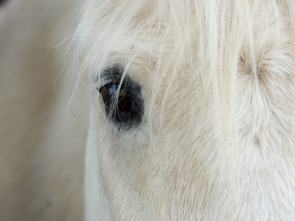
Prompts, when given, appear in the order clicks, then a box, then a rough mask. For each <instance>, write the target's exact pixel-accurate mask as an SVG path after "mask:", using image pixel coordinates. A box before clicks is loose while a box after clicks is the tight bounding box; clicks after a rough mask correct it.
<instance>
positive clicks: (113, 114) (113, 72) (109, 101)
mask: <svg viewBox="0 0 295 221" xmlns="http://www.w3.org/2000/svg"><path fill="white" fill-rule="evenodd" d="M123 72H124V69H123V68H121V67H119V66H115V67H112V68H109V69H107V70H105V71H104V73H103V75H102V76H103V77H104V78H106V82H108V83H107V84H105V85H103V86H102V87H100V88H99V92H100V94H101V96H102V100H103V102H104V105H105V111H106V115H107V118H108V119H109V120H111V121H112V122H113V123H114V124H115V125H116V126H117V127H119V128H120V129H121V128H123V129H130V128H132V127H136V126H138V125H139V124H140V123H141V121H142V116H143V99H142V96H141V87H140V86H139V84H137V83H136V82H134V81H133V80H132V79H131V78H129V77H128V76H125V77H124V79H123V81H121V78H122V74H123Z"/></svg>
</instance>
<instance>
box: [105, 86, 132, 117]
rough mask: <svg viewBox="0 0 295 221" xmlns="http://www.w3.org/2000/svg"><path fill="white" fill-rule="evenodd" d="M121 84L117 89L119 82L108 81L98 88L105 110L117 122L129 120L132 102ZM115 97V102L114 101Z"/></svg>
mask: <svg viewBox="0 0 295 221" xmlns="http://www.w3.org/2000/svg"><path fill="white" fill-rule="evenodd" d="M123 86H124V85H123V84H122V86H121V88H120V91H118V87H119V83H113V82H112V83H109V84H106V85H105V86H103V87H102V88H101V89H100V93H101V94H102V97H103V101H104V103H105V107H106V111H107V112H108V114H111V117H112V118H114V119H115V120H116V121H119V122H127V121H129V120H130V113H131V108H132V102H131V99H130V97H129V95H128V92H127V91H126V89H124V88H123ZM116 99H118V100H117V102H116Z"/></svg>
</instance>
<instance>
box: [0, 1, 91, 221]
mask: <svg viewBox="0 0 295 221" xmlns="http://www.w3.org/2000/svg"><path fill="white" fill-rule="evenodd" d="M81 4H82V0H42V1H40V0H7V1H3V0H2V1H1V0H0V221H20V220H22V221H35V220H36V221H37V220H38V221H39V220H40V221H43V220H46V221H47V220H48V221H49V220H54V221H57V220H60V221H66V220H71V221H75V220H77V221H78V220H83V204H84V202H83V166H84V162H83V158H84V156H83V155H84V147H85V137H86V133H87V114H85V113H86V112H87V111H85V110H87V98H85V97H83V95H82V93H81V95H77V96H75V99H71V96H72V92H73V90H72V88H73V87H72V85H73V84H74V82H73V81H74V80H73V79H74V78H73V77H72V76H73V75H74V74H75V73H74V70H71V69H69V68H67V66H68V65H67V62H68V61H67V60H68V59H67V55H68V54H69V53H71V52H70V50H71V49H69V48H70V46H69V45H70V42H71V37H72V34H73V32H74V31H75V28H76V27H77V25H78V22H79V17H80V11H81V7H82V5H81ZM81 101H85V103H84V104H83V103H81ZM78 103H79V104H78Z"/></svg>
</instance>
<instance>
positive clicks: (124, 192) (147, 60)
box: [0, 0, 295, 221]
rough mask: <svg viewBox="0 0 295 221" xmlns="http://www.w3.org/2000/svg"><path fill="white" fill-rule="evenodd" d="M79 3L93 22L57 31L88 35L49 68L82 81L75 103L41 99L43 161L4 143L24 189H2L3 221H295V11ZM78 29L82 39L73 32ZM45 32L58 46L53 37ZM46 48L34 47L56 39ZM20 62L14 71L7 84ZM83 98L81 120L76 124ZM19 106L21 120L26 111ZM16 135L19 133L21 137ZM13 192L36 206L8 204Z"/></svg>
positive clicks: (285, 1) (285, 2)
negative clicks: (45, 45)
mask: <svg viewBox="0 0 295 221" xmlns="http://www.w3.org/2000/svg"><path fill="white" fill-rule="evenodd" d="M32 1H33V0H32ZM39 4H40V3H39ZM43 4H44V3H42V4H40V5H43ZM47 4H49V5H51V6H52V5H54V6H56V5H58V4H60V3H58V2H57V1H51V2H48V3H47ZM75 5H76V6H77V8H78V11H80V16H78V17H75V16H74V14H75V13H77V11H75V10H74V9H73V10H70V11H69V12H68V13H69V17H68V18H65V19H62V20H64V22H63V23H62V24H60V22H59V19H58V20H53V21H52V20H50V19H48V20H47V21H49V22H50V23H53V24H54V25H52V26H51V27H52V29H51V30H58V33H60V32H64V34H65V35H66V34H67V35H68V32H67V31H69V32H74V34H72V35H70V37H69V38H66V39H65V40H64V42H65V43H64V42H61V43H60V45H70V46H69V47H66V50H65V51H66V52H65V53H64V54H60V55H58V59H53V61H51V60H49V61H48V60H46V62H45V64H44V65H42V66H41V67H42V68H45V69H44V70H46V73H47V74H44V76H47V78H48V76H54V77H53V78H54V79H55V76H56V74H55V75H54V74H52V73H54V72H55V73H58V76H59V75H60V74H59V73H64V72H65V68H64V67H63V64H65V63H66V65H67V66H68V68H67V70H70V73H71V74H70V76H71V77H73V78H74V79H71V80H70V84H68V82H69V80H67V79H65V80H64V81H66V83H65V84H62V86H61V88H65V87H67V86H69V87H71V84H72V88H73V90H72V93H73V94H74V95H73V96H72V97H71V98H72V99H69V97H68V96H67V94H66V92H64V94H65V95H63V96H59V97H60V98H59V99H58V101H57V102H56V103H49V101H47V100H46V102H45V104H46V105H47V106H44V105H43V104H44V99H43V98H44V96H41V97H42V99H40V100H41V101H42V102H41V101H40V100H38V97H37V98H36V99H35V101H36V110H39V109H38V108H41V107H42V108H43V109H46V111H45V110H43V109H42V110H39V112H40V113H42V114H43V115H42V114H41V116H43V117H41V118H38V119H35V118H34V119H35V121H32V120H31V119H30V118H29V117H31V115H30V114H27V115H25V116H23V119H25V120H27V119H29V120H28V122H26V124H27V125H33V126H31V129H34V130H35V132H38V131H40V128H43V131H42V132H40V135H39V136H37V138H38V139H36V133H35V132H34V133H33V134H31V135H29V136H26V138H27V137H28V140H26V142H25V143H26V144H27V145H31V143H30V142H32V140H33V141H36V140H37V141H36V142H35V143H34V144H33V148H30V151H29V152H28V150H23V149H20V148H19V147H20V144H21V143H17V142H16V143H12V142H7V139H6V140H5V139H4V137H6V138H7V137H9V132H6V136H4V135H3V137H1V142H2V140H3V142H2V143H4V144H5V147H6V148H2V149H3V151H2V149H1V152H3V153H4V154H1V155H2V156H1V160H2V157H3V160H2V161H3V162H5V163H2V162H1V161H0V162H1V163H2V164H3V165H4V166H5V165H10V164H11V166H10V167H9V170H8V169H5V170H3V169H1V170H0V172H1V174H2V173H3V174H4V175H3V176H4V177H7V179H8V180H10V183H7V184H6V188H3V190H5V191H2V189H1V190H0V191H1V192H0V197H1V198H0V199H1V200H0V202H1V203H0V212H2V211H1V210H3V211H4V210H5V211H4V213H3V214H4V216H5V217H6V218H4V219H3V220H19V219H22V218H21V217H26V218H25V219H26V220H82V216H83V211H84V214H85V220H86V221H97V220H239V221H240V220H241V221H244V220H295V149H294V147H295V146H294V129H295V121H294V120H295V119H294V117H295V113H294V110H295V99H294V95H295V90H294V83H295V82H294V79H295V60H294V57H295V50H294V49H295V26H294V21H295V20H294V19H295V2H294V1H291V0H290V1H289V0H258V1H252V0H248V1H245V0H235V1H219V0H183V1H177V0H169V1H168V0H128V1H118V0H87V1H85V2H83V4H82V5H80V4H79V2H77V4H75ZM6 7H7V8H8V7H9V6H8V4H7V6H6ZM65 8H66V4H65V5H64V7H63V8H61V11H60V12H59V13H58V15H61V14H66V13H65V11H64V10H65ZM73 8H75V7H73ZM7 10H8V9H7ZM36 16H37V15H36ZM38 16H40V15H38ZM51 17H52V14H51V13H49V14H48V18H51ZM54 17H58V16H56V15H55V16H54ZM58 18H59V17H58ZM70 21H74V22H72V23H75V21H76V23H77V24H78V25H77V28H75V27H74V25H68V26H69V27H71V28H70V29H67V31H65V29H64V27H66V25H67V24H69V23H70ZM30 24H31V23H30ZM55 24H57V25H55ZM35 28H36V30H37V31H36V32H35V33H41V34H44V35H45V36H46V32H45V31H44V32H41V30H43V29H42V28H43V25H41V27H37V26H36V27H35ZM71 30H72V31H71ZM73 30H74V31H73ZM49 32H50V33H51V31H50V30H49ZM34 36H35V37H36V36H37V37H36V38H35V39H34V41H33V42H36V39H38V40H40V38H41V39H44V36H42V37H40V36H39V35H36V34H35V35H34ZM50 36H51V35H50ZM52 38H58V37H55V36H53V37H52V36H51V37H50V40H48V41H51V40H52ZM31 40H32V39H30V41H31ZM48 41H46V42H47V43H48ZM20 42H22V40H20ZM60 45H57V46H55V47H54V48H60V47H61V46H60ZM27 47H28V48H31V47H29V46H27ZM7 50H8V49H6V51H5V52H6V53H7ZM58 50H60V49H58ZM44 51H46V52H47V51H48V48H46V50H42V52H39V53H31V52H30V54H35V55H36V54H38V55H40V54H43V55H44ZM53 52H54V51H53ZM23 53H25V52H23ZM48 53H49V54H50V55H51V56H53V57H56V55H55V54H52V52H48ZM38 57H39V56H38ZM63 57H66V58H64V59H62V58H63ZM19 59H20V58H19ZM14 60H15V57H13V59H12V60H9V61H7V62H6V63H5V64H9V65H4V67H5V68H8V71H7V73H9V72H10V69H9V68H10V67H13V62H12V61H14ZM68 60H70V61H71V62H68ZM1 61H2V60H0V62H1ZM17 61H19V60H17ZM34 61H35V62H36V60H35V59H34ZM65 61H66V62H65ZM42 64H43V63H42ZM52 64H55V65H56V66H57V69H54V68H53V67H52ZM59 66H61V68H58V67H59ZM16 67H17V68H19V67H22V66H21V64H20V65H18V64H17V65H16ZM52 68H53V69H52ZM62 68H63V69H62ZM0 70H1V72H2V69H0ZM21 70H22V69H21ZM1 72H0V73H1ZM20 72H21V71H18V72H16V73H20ZM3 73H4V72H3ZM12 73H13V72H12ZM9 74H10V73H9ZM25 74H27V75H28V74H29V70H26V71H25ZM19 75H20V74H15V76H16V77H18V76H19ZM27 75H26V76H27ZM1 76H2V73H1ZM3 76H5V75H3ZM16 77H14V78H13V80H14V81H17V80H15V78H16ZM16 79H18V78H16ZM34 79H35V78H34ZM57 79H60V77H59V78H57ZM19 81H20V82H22V81H21V80H19ZM19 81H17V82H19ZM31 81H32V82H33V79H31ZM31 81H30V82H31ZM82 81H83V82H84V84H81V82H82ZM41 82H48V80H44V77H42V79H41V80H40V81H39V82H37V83H36V84H37V85H38V86H39V85H40V84H41ZM20 85H21V86H20V88H22V87H23V86H22V84H20ZM26 85H30V84H29V83H27V84H26ZM6 87H7V89H6V90H8V91H10V90H11V89H9V84H7V86H6ZM27 87H29V88H31V87H30V86H27ZM20 88H17V91H20ZM39 90H40V91H44V90H45V89H44V88H41V89H39ZM35 91H36V89H35V88H34V90H29V89H28V90H25V91H24V93H25V94H29V93H33V92H34V93H35ZM53 91H54V90H53ZM11 94H13V93H12V92H11ZM11 94H8V95H10V96H11ZM8 95H6V96H3V97H4V98H6V100H7V98H10V97H8ZM32 97H34V96H32ZM4 98H2V99H3V100H5V99H4ZM26 99H28V98H27V96H26ZM69 100H70V103H71V105H70V106H72V107H74V108H73V109H74V111H73V112H74V113H75V115H78V116H77V117H76V118H75V119H76V120H75V119H72V118H66V120H64V119H63V118H64V117H63V116H64V115H63V113H64V112H65V111H64V110H69V108H67V106H68V103H69ZM87 101H88V102H87ZM41 104H42V105H41ZM7 105H8V104H7ZM16 106H17V105H15V106H14V109H12V106H11V108H10V110H16V111H19V110H21V109H16ZM1 107H2V105H1ZM20 107H21V106H20V105H19V106H18V108H20ZM34 107H35V106H34ZM47 107H48V108H49V107H53V108H54V110H55V111H50V110H48V108H47ZM48 111H49V113H48ZM1 112H2V111H1ZM7 112H9V111H7ZM68 112H69V111H68ZM28 113H31V112H30V111H28ZM15 115H17V114H15ZM48 116H50V117H48ZM56 116H57V117H56ZM77 119H78V120H79V121H77ZM86 119H87V120H86ZM44 122H45V123H44ZM48 122H50V123H48ZM85 122H86V123H85ZM33 123H35V124H36V125H34V124H33ZM16 124H19V122H14V123H12V122H11V121H9V122H6V125H8V126H7V127H8V128H12V126H11V125H16ZM39 124H40V125H39ZM44 125H49V126H46V127H45V126H44ZM85 125H86V126H85ZM44 128H46V129H44ZM85 128H86V129H85ZM84 129H85V130H84ZM86 130H87V131H88V133H87V134H88V135H87V139H86V138H85V140H84V139H83V137H84V136H83V134H84V132H85V131H86ZM4 131H9V130H7V129H6V130H4ZM24 131H28V129H27V128H26V129H24V130H23V131H20V132H19V133H20V134H21V135H19V136H23V135H22V134H24ZM37 135H38V134H37ZM41 135H42V136H41ZM56 137H58V139H56ZM77 137H78V138H79V137H82V139H76V138H77ZM11 140H12V141H13V140H14V139H11ZM76 140H78V141H76ZM84 141H85V142H84ZM1 145H2V144H1ZM74 146H76V148H74ZM8 147H9V148H8ZM12 147H13V148H12ZM84 148H85V173H84V175H85V179H84V189H85V191H84V192H85V198H84V202H85V206H84V205H82V204H83V203H81V201H82V197H81V195H80V194H81V189H82V188H81V186H82V184H81V183H80V182H81V180H82V178H81V174H82V172H81V171H80V169H81V167H82V164H81V158H82V157H81V156H83V149H84ZM8 149H9V150H8ZM9 151H10V152H9ZM18 151H20V153H19V152H18ZM7 152H8V154H7ZM36 152H37V153H36ZM80 152H81V154H80ZM16 153H17V155H16ZM15 155H16V156H15ZM23 156H25V157H23ZM24 158H26V159H24ZM20 160H21V161H20ZM16 162H17V163H16ZM20 162H24V164H25V165H26V167H24V169H23V168H22V169H20V168H21V167H20V165H19V163H20ZM2 164H1V165H2ZM26 168H29V169H31V170H32V171H31V170H29V169H26ZM27 170H29V171H27ZM2 171H3V172H2ZM12 173H14V174H13V175H14V176H13V178H12ZM16 173H17V174H16ZM1 174H0V175H1ZM23 180H25V182H24V184H25V186H23V182H22V181H23ZM16 187H18V188H24V189H22V191H20V189H16ZM16 190H18V191H19V192H17V191H16ZM3 192H5V194H10V195H7V197H6V199H7V198H9V197H11V196H13V197H11V198H12V199H21V200H23V202H21V203H19V202H17V203H16V202H13V200H12V201H11V202H5V200H2V197H3V196H5V194H4V193H3ZM30 197H31V198H30ZM3 199H4V198H3ZM30 199H32V202H33V203H32V204H31V201H30ZM7 205H9V206H8V207H7V208H6V206H7ZM14 205H17V209H18V214H17V215H15V213H16V212H15V210H14V212H11V211H12V210H11V207H13V206H14ZM2 208H4V209H2ZM83 208H85V209H83ZM19 214H21V215H19ZM14 215H15V216H14ZM11 217H13V218H11ZM0 220H1V218H0ZM22 220H24V219H22Z"/></svg>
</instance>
